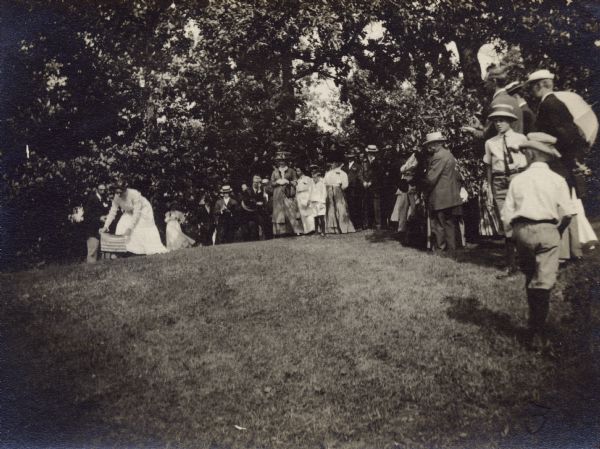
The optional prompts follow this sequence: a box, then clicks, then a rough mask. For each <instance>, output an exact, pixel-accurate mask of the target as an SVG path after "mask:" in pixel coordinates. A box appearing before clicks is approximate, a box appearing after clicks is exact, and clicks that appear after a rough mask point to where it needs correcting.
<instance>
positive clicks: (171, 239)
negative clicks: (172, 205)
mask: <svg viewBox="0 0 600 449" xmlns="http://www.w3.org/2000/svg"><path fill="white" fill-rule="evenodd" d="M165 223H166V224H167V229H166V231H165V234H166V237H167V249H168V250H169V251H175V250H178V249H183V248H190V247H191V246H193V245H194V243H196V241H195V240H194V239H193V238H191V237H189V236H187V235H185V233H184V232H183V231H182V230H181V225H182V224H183V223H185V214H184V213H183V212H181V211H178V210H175V209H171V210H170V211H169V212H167V213H166V214H165Z"/></svg>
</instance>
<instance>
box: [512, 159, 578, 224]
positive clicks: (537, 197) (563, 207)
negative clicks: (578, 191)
mask: <svg viewBox="0 0 600 449" xmlns="http://www.w3.org/2000/svg"><path fill="white" fill-rule="evenodd" d="M576 213H577V211H576V209H575V205H574V204H573V201H572V200H571V195H570V194H569V187H568V186H567V182H566V181H565V178H563V177H562V176H560V175H559V174H557V173H555V172H553V171H552V170H550V167H548V164H546V163H545V162H534V163H532V164H531V165H530V166H529V168H528V169H527V170H525V171H524V172H523V173H520V174H518V175H517V176H515V177H514V179H513V180H512V181H511V183H510V186H509V188H508V193H507V194H506V200H505V201H504V207H503V208H502V211H501V212H500V215H501V216H502V223H503V224H504V229H505V230H510V229H511V226H510V223H511V222H512V221H513V220H514V219H515V218H519V217H522V218H528V219H530V220H556V222H557V223H558V222H560V221H561V220H562V218H563V217H566V216H571V215H575V214H576Z"/></svg>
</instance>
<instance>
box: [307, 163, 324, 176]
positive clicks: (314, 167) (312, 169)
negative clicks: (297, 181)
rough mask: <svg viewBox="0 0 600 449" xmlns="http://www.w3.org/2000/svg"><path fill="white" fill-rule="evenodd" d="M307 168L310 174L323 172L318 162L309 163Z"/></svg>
mask: <svg viewBox="0 0 600 449" xmlns="http://www.w3.org/2000/svg"><path fill="white" fill-rule="evenodd" d="M308 168H309V170H310V172H311V173H312V174H319V175H321V174H323V169H322V168H321V166H320V165H318V164H310V166H309V167H308Z"/></svg>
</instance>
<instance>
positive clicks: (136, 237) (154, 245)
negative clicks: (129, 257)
mask: <svg viewBox="0 0 600 449" xmlns="http://www.w3.org/2000/svg"><path fill="white" fill-rule="evenodd" d="M118 209H121V210H122V211H123V215H122V216H121V219H120V220H119V222H118V223H117V229H116V231H115V234H116V235H126V236H128V237H129V239H128V240H127V243H126V249H127V251H129V252H130V253H133V254H157V253H166V252H167V248H165V247H164V245H163V244H162V242H161V240H160V235H159V233H158V228H157V227H156V224H155V223H154V213H153V212H152V206H151V205H150V202H149V201H148V200H147V199H146V198H144V197H143V196H142V194H141V193H140V192H139V191H137V190H135V189H129V188H127V186H126V185H124V184H121V185H119V186H117V188H116V189H115V197H114V198H113V201H112V206H111V208H110V212H109V213H108V216H107V217H106V222H105V223H104V228H103V232H108V228H109V226H110V224H111V223H112V222H113V220H114V219H115V216H116V215H117V210H118Z"/></svg>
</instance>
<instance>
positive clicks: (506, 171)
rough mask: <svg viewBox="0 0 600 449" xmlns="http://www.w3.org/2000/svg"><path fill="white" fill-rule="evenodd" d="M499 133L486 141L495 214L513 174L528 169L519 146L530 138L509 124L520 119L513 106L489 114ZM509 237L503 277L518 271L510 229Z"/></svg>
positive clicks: (489, 180) (486, 154) (486, 157)
mask: <svg viewBox="0 0 600 449" xmlns="http://www.w3.org/2000/svg"><path fill="white" fill-rule="evenodd" d="M488 118H489V120H490V121H491V122H492V123H493V124H494V127H495V128H496V131H497V132H498V134H497V135H496V136H494V137H492V138H491V139H488V140H486V142H485V155H484V156H483V162H484V163H485V164H486V166H487V183H488V186H489V188H490V189H491V192H492V198H493V199H494V205H495V207H496V213H497V214H498V217H499V216H500V211H501V210H502V206H504V199H505V198H506V192H508V186H509V184H510V181H511V180H512V179H513V177H514V176H515V175H516V174H517V173H520V172H522V171H523V170H525V168H526V167H527V159H526V158H525V155H524V154H523V153H521V152H520V151H519V145H520V144H522V143H524V142H526V141H527V137H525V136H524V135H523V134H520V133H517V132H515V131H513V130H512V128H511V127H510V125H511V123H512V122H514V121H515V120H517V116H516V115H515V113H514V110H513V107H512V106H510V105H508V104H498V105H496V106H495V107H494V108H493V111H492V113H491V114H490V115H489V116H488ZM504 235H505V237H506V273H505V275H502V276H501V277H506V276H512V275H514V274H516V272H517V265H516V260H515V247H514V243H513V241H512V239H511V235H510V232H507V231H505V232H504Z"/></svg>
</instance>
